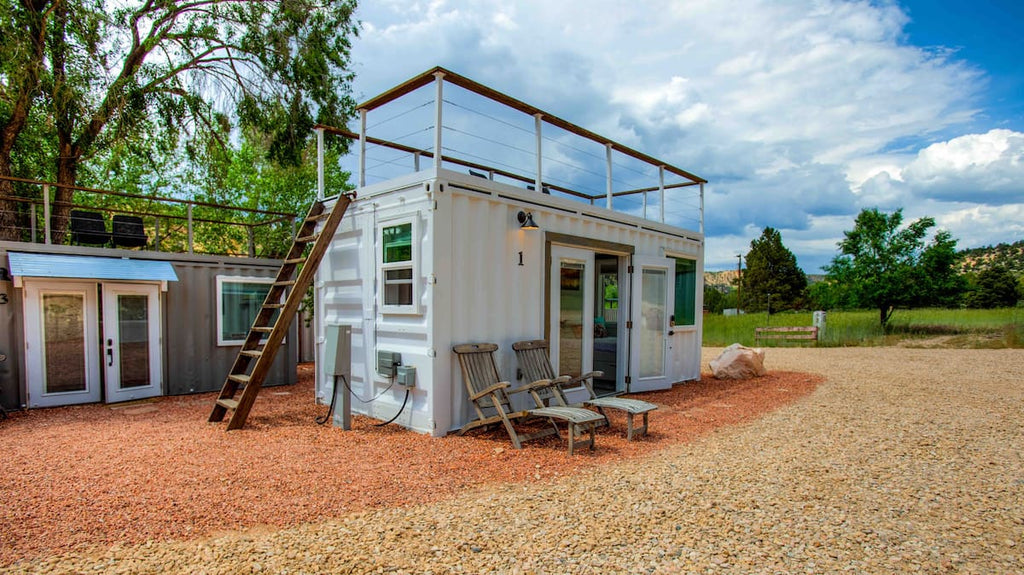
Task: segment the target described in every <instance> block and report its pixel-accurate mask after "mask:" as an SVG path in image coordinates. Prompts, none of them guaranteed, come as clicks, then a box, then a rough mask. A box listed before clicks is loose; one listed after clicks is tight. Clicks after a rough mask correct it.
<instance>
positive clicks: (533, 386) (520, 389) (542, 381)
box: [508, 379, 554, 393]
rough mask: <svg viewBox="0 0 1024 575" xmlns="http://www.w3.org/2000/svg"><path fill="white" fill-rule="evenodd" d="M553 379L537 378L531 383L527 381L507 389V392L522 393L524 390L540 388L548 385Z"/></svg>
mask: <svg viewBox="0 0 1024 575" xmlns="http://www.w3.org/2000/svg"><path fill="white" fill-rule="evenodd" d="M553 382H554V380H551V379H538V380H537V381H535V382H533V383H527V384H526V385H522V386H520V387H517V388H515V389H510V390H508V392H509V393H523V392H524V391H533V390H535V389H541V388H543V387H550V386H551V384H552V383H553Z"/></svg>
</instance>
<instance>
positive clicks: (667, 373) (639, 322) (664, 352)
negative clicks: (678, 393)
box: [629, 256, 675, 392]
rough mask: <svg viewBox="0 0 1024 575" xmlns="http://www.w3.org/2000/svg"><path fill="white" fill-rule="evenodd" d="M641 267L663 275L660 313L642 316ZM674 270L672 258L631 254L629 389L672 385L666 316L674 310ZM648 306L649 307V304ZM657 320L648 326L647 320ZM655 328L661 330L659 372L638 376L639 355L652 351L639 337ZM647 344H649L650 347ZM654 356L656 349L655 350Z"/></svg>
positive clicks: (640, 359)
mask: <svg viewBox="0 0 1024 575" xmlns="http://www.w3.org/2000/svg"><path fill="white" fill-rule="evenodd" d="M644 270H660V271H663V272H664V274H665V294H664V301H663V302H661V303H662V310H661V313H660V314H657V313H652V314H651V315H650V316H645V314H644V311H645V307H644V305H643V295H644V294H643V277H644ZM674 273H675V262H674V261H673V260H672V259H671V258H667V257H656V256H633V281H632V282H631V283H632V285H630V313H631V316H632V321H633V329H632V330H630V331H631V333H630V342H629V349H630V362H629V363H630V371H631V372H632V373H630V376H631V378H630V379H631V383H630V386H629V391H630V392H642V391H654V390H658V389H668V388H670V387H672V377H671V376H672V374H671V358H670V357H669V352H670V351H671V350H670V349H669V345H668V338H669V336H668V332H669V315H671V314H672V313H673V304H674V302H675V297H674V289H675V283H674V281H673V279H674V277H675V276H674ZM648 307H649V306H648ZM652 321H653V322H657V325H651V324H650V322H652ZM652 329H653V330H658V331H660V332H661V337H660V338H659V339H658V342H659V343H655V344H654V345H661V346H662V347H661V362H662V365H661V370H660V371H661V373H660V374H656V375H645V376H643V377H641V371H640V370H641V363H642V357H641V355H642V354H643V353H645V352H650V351H651V350H645V349H644V343H643V341H642V338H643V337H644V334H645V333H647V331H646V330H652ZM649 345H650V344H648V346H649ZM655 357H657V352H655Z"/></svg>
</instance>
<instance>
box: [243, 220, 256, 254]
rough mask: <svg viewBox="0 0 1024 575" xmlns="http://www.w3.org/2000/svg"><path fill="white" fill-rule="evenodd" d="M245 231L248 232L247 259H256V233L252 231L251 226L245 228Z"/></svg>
mask: <svg viewBox="0 0 1024 575" xmlns="http://www.w3.org/2000/svg"><path fill="white" fill-rule="evenodd" d="M245 231H247V232H249V257H250V258H254V257H256V232H254V231H253V228H252V225H247V226H245Z"/></svg>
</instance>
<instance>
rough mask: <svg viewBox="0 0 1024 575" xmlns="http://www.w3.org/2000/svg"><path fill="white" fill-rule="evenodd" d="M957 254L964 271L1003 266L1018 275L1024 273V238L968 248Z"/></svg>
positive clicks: (977, 270) (961, 268)
mask: <svg viewBox="0 0 1024 575" xmlns="http://www.w3.org/2000/svg"><path fill="white" fill-rule="evenodd" d="M956 255H957V261H958V263H959V265H960V270H961V271H964V272H979V271H981V270H984V269H986V268H990V267H993V266H1003V267H1005V268H1006V269H1008V270H1010V272H1011V273H1013V274H1014V275H1016V276H1021V275H1024V240H1020V241H1016V242H1013V243H1012V244H999V245H997V246H987V247H983V248H971V249H966V250H962V251H959V252H957V254H956Z"/></svg>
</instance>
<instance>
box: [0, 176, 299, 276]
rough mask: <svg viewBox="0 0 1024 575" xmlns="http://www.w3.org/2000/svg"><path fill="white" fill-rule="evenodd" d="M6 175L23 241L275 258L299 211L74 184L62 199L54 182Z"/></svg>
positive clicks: (286, 243)
mask: <svg viewBox="0 0 1024 575" xmlns="http://www.w3.org/2000/svg"><path fill="white" fill-rule="evenodd" d="M0 177H2V176H0ZM4 179H7V180H10V181H12V182H14V184H15V189H16V193H17V195H15V196H13V197H11V198H9V199H10V200H13V201H14V202H15V205H16V209H17V214H16V221H17V222H18V224H17V225H16V229H15V230H13V233H12V234H10V235H13V236H14V238H15V239H14V241H18V242H24V243H33V244H41V245H69V246H87V247H90V246H91V247H96V248H122V249H133V250H141V251H154V252H166V253H182V254H210V255H227V256H235V257H249V258H256V257H261V258H275V259H276V258H280V257H282V254H283V253H284V251H285V250H287V249H288V246H289V245H290V243H291V238H292V237H293V236H294V233H295V225H296V220H297V218H298V215H297V214H293V213H286V212H275V211H268V210H258V209H247V208H238V207H233V206H225V205H220V204H214V203H209V202H202V201H195V200H186V199H177V198H167V197H160V196H150V195H141V194H132V193H126V192H119V191H114V190H102V189H96V188H87V187H79V186H76V187H74V188H73V189H74V190H75V194H74V200H73V202H72V203H64V204H62V203H60V202H58V201H57V200H55V194H54V191H55V189H56V188H57V184H54V183H50V182H41V181H37V180H27V179H23V178H12V177H5V178H4ZM60 208H63V209H60ZM83 213H84V214H87V215H88V218H89V219H88V220H86V219H85V217H84V216H82V214H83ZM62 214H63V215H62ZM125 216H127V217H125ZM9 231H10V230H9ZM8 237H10V236H8Z"/></svg>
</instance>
